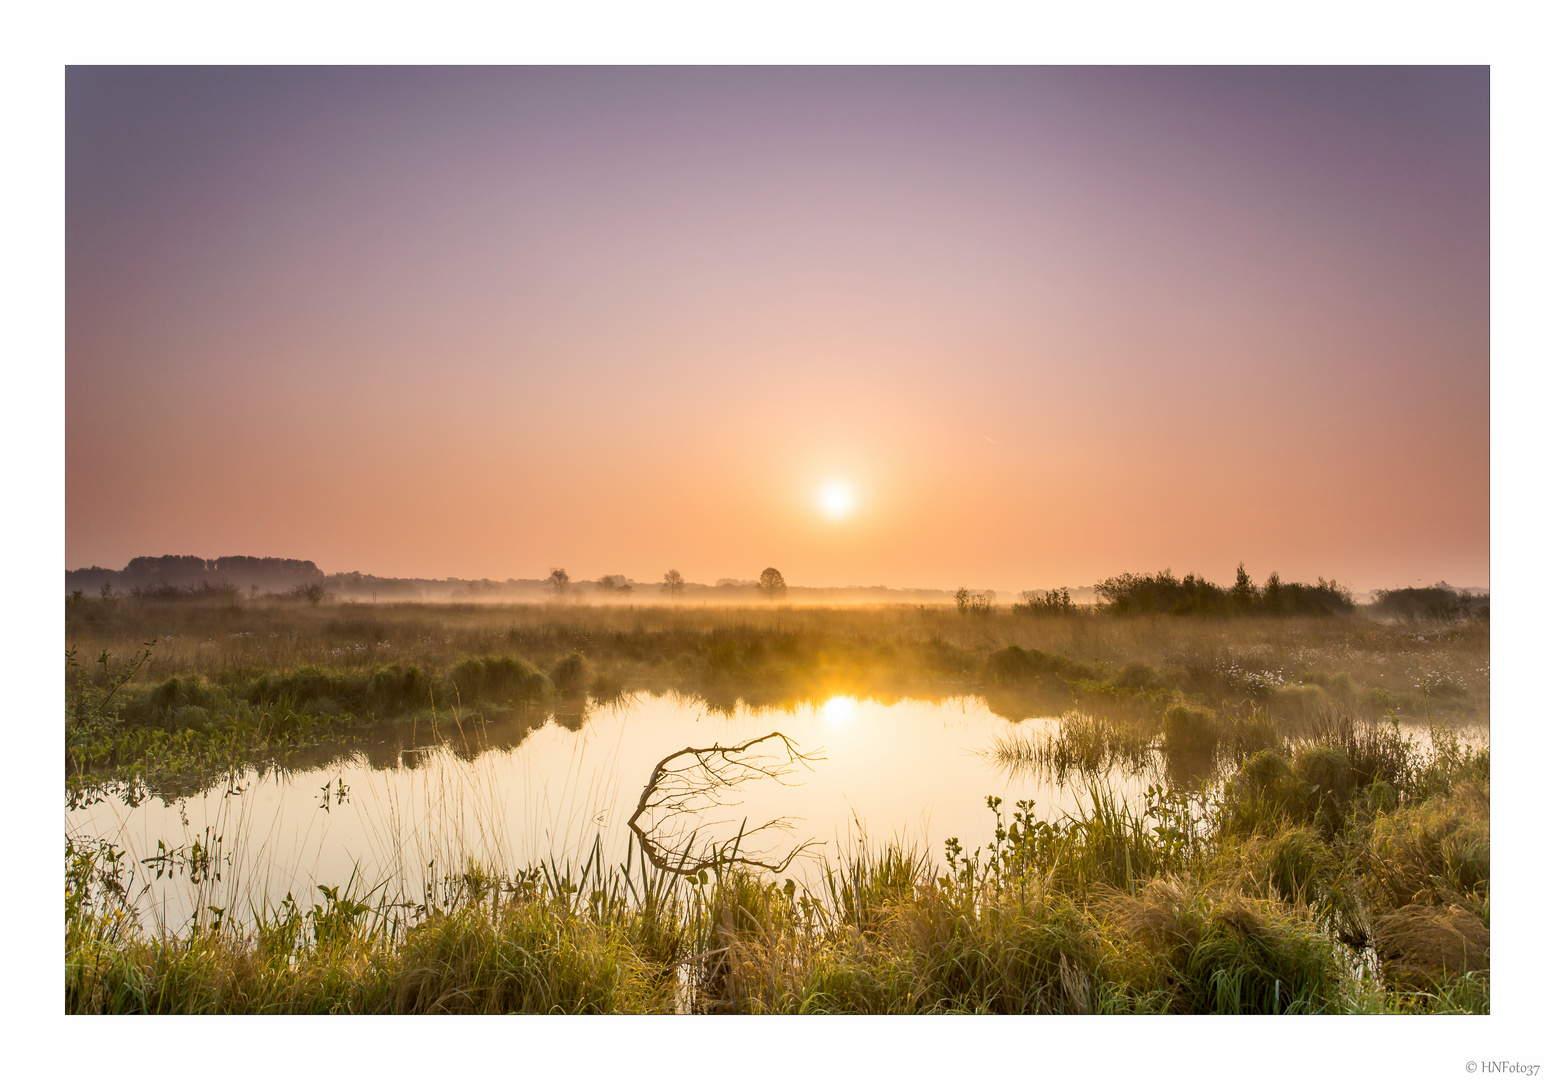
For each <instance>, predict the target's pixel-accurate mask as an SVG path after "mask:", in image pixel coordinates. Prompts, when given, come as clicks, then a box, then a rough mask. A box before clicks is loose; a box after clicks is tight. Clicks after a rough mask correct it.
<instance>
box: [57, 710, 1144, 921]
mask: <svg viewBox="0 0 1555 1080" xmlns="http://www.w3.org/2000/svg"><path fill="white" fill-rule="evenodd" d="M1056 722H1057V721H1056V719H1035V720H1027V721H1025V722H1023V723H1020V724H1013V723H1012V722H1011V721H1009V720H1007V719H1003V718H1001V717H999V716H996V715H994V714H993V713H992V712H990V711H989V709H988V707H987V705H986V704H985V703H984V702H983V701H982V699H980V698H976V697H965V698H951V699H947V700H943V701H939V702H929V701H914V700H904V701H897V702H894V703H891V704H882V703H880V702H877V701H874V700H869V699H864V700H860V699H856V698H853V697H835V698H832V699H831V700H829V701H827V702H825V703H824V704H821V705H819V706H800V707H798V708H796V709H792V710H788V709H761V710H751V709H749V708H746V707H744V706H741V707H738V708H736V709H734V710H733V711H731V712H727V713H725V712H714V711H709V710H708V709H707V708H705V707H704V706H702V705H701V704H699V703H696V702H693V701H690V700H687V699H684V698H679V697H676V696H675V695H665V696H661V697H655V696H652V695H649V694H637V695H629V696H628V697H626V698H625V699H623V700H621V701H618V702H616V703H613V704H609V705H592V706H591V707H589V708H587V709H586V710H583V711H582V712H579V713H575V714H573V715H572V716H570V717H569V716H565V715H562V716H557V715H555V714H551V715H545V714H539V715H535V714H519V715H515V716H510V717H507V718H505V719H499V720H497V721H495V722H492V723H483V722H480V721H473V722H472V721H471V720H469V719H468V718H466V719H464V720H463V721H461V722H453V721H445V722H443V723H442V724H440V725H438V726H437V727H436V728H435V729H431V728H430V727H429V725H428V724H427V723H425V722H423V723H421V724H420V725H419V726H418V727H417V728H415V729H412V728H410V726H409V725H406V726H404V727H403V728H395V729H390V731H389V732H388V733H387V734H385V735H377V736H375V737H374V738H375V741H373V742H370V743H359V744H355V745H353V746H350V747H344V748H334V749H326V750H325V752H323V753H321V754H319V755H318V757H317V758H316V759H315V760H317V761H318V762H319V764H318V765H317V766H314V767H303V768H293V769H290V770H286V771H271V772H268V773H260V772H255V771H252V770H251V771H249V772H247V773H245V774H240V775H238V776H235V777H231V778H227V779H224V780H222V781H221V782H219V783H217V784H216V785H215V786H214V787H212V788H210V789H208V790H206V791H204V792H201V793H198V794H193V795H188V796H186V797H172V796H165V797H160V798H159V797H151V798H146V799H143V800H140V801H139V802H138V803H137V804H135V805H131V804H130V803H127V802H126V801H125V799H124V797H123V796H122V795H116V794H109V793H104V794H102V795H101V796H100V797H99V798H97V799H96V801H92V802H90V803H89V804H88V805H82V806H78V807H77V808H75V809H71V810H68V811H67V814H66V835H67V836H70V837H75V838H82V839H91V840H98V839H101V840H107V841H110V842H112V843H113V844H115V845H116V846H118V847H120V848H121V849H123V850H124V851H125V852H126V854H127V855H128V856H129V857H130V858H132V859H133V860H134V861H135V863H137V864H139V865H140V866H141V867H142V869H141V870H140V871H139V873H140V876H141V878H143V879H148V883H149V885H150V888H149V891H148V893H147V895H146V897H145V898H144V899H143V901H142V906H143V910H145V911H147V912H150V913H151V918H152V921H153V923H154V924H159V925H160V926H162V927H166V928H168V929H170V930H172V929H178V928H180V927H181V926H183V925H184V924H186V923H187V922H188V920H189V919H190V917H191V915H192V914H193V913H194V912H195V911H196V910H202V911H203V910H204V908H205V906H207V905H214V906H218V907H221V908H222V909H224V910H225V911H227V912H229V913H231V915H229V917H239V918H241V917H242V913H244V912H248V911H250V910H251V909H252V908H255V907H270V906H274V905H275V904H278V903H279V902H280V901H281V900H282V899H283V898H284V897H285V896H286V895H287V894H288V893H290V894H292V895H293V896H294V897H296V898H297V900H298V902H299V903H304V902H305V901H304V898H305V897H309V898H311V897H314V896H315V895H316V889H315V886H316V885H330V886H340V885H344V884H346V883H347V882H348V881H350V882H354V884H355V885H356V886H357V887H359V888H363V889H365V888H372V887H377V886H382V888H383V889H384V891H385V895H388V896H390V897H396V896H398V897H406V898H420V897H421V895H422V887H423V883H424V882H425V881H427V880H429V878H432V877H435V876H436V875H438V874H442V873H447V872H450V871H451V872H453V873H458V872H460V871H462V870H463V869H464V867H465V865H466V863H467V860H469V859H474V860H477V861H479V863H480V864H481V865H482V866H483V867H485V868H486V869H488V870H493V871H497V872H503V871H508V872H511V871H514V870H521V869H523V868H525V867H527V866H530V865H535V864H538V863H542V862H551V861H553V860H554V862H555V863H556V864H557V865H558V866H566V865H567V864H568V863H569V862H570V863H571V864H572V866H573V867H574V868H577V867H579V866H581V864H582V863H583V862H585V861H586V860H587V859H588V858H589V857H590V855H591V854H592V853H593V852H594V850H595V846H596V843H597V844H598V850H599V853H600V854H601V855H602V856H603V857H604V858H606V859H607V860H608V861H609V862H610V863H611V864H614V863H619V862H620V861H621V860H622V859H624V858H625V857H626V855H627V852H628V837H629V836H631V835H632V834H631V831H630V829H629V827H628V826H629V821H630V819H631V817H632V815H633V813H634V811H635V810H636V809H637V808H638V804H639V801H640V800H644V788H645V786H646V785H647V784H648V782H649V780H650V777H651V776H652V774H653V771H654V768H655V765H656V764H657V763H659V762H660V761H661V760H662V759H664V758H665V757H666V756H667V755H671V754H673V753H674V752H676V751H679V750H683V749H686V748H712V747H714V746H718V747H726V748H727V747H737V746H739V745H740V744H742V743H745V742H747V741H749V740H753V739H757V738H759V737H761V736H766V735H769V734H772V733H774V732H779V733H781V734H782V735H783V736H786V740H787V741H786V742H785V741H784V740H783V739H768V740H766V741H764V742H761V743H758V744H756V745H753V746H751V747H748V748H747V749H746V750H745V751H743V752H741V753H739V754H735V755H727V756H726V755H718V756H716V761H713V760H707V759H704V761H703V762H698V760H697V759H695V758H694V757H684V756H683V757H681V758H679V759H675V760H672V761H671V762H669V763H667V768H668V771H669V772H670V773H671V774H672V775H669V776H666V777H664V778H662V780H661V783H660V784H659V785H658V786H657V787H656V789H655V791H654V792H653V793H652V794H653V796H654V797H653V798H651V799H647V800H646V801H647V802H649V803H650V804H651V805H650V806H649V807H648V808H647V812H646V813H644V814H643V815H640V817H639V820H638V822H637V824H638V825H639V827H641V828H642V829H643V832H644V834H645V835H647V836H648V837H649V839H650V840H651V841H652V842H653V843H654V844H655V845H656V846H657V849H658V850H660V851H662V852H663V853H665V857H666V858H669V859H671V860H673V859H676V858H681V857H686V856H689V857H697V856H701V855H705V854H706V853H707V852H709V851H710V850H712V849H713V848H715V847H718V846H722V848H723V850H724V851H726V852H729V851H734V852H736V853H738V854H739V855H741V856H743V857H747V858H750V859H752V860H753V861H757V862H762V863H765V864H767V865H769V866H774V867H781V873H782V876H786V877H792V878H794V879H795V880H797V881H798V882H800V883H801V884H807V885H815V884H816V883H817V882H818V879H819V877H820V876H821V875H823V874H824V867H825V864H826V862H827V860H830V861H832V862H833V863H835V861H836V859H837V857H838V856H839V854H840V853H841V852H842V851H843V849H844V847H845V846H846V845H856V844H857V843H859V841H860V840H863V839H867V840H868V842H870V843H881V842H885V841H891V840H896V841H900V842H902V843H903V844H904V845H906V846H910V847H913V848H915V849H916V850H918V851H920V852H928V853H930V854H932V855H935V856H938V855H939V854H940V853H941V852H942V851H943V844H944V841H945V840H946V838H947V837H952V836H953V837H958V838H959V839H960V840H961V842H962V843H963V844H964V845H965V846H966V847H967V848H971V847H974V846H976V845H979V844H983V843H985V842H987V840H988V839H990V838H991V836H992V833H993V828H994V819H993V815H992V814H991V813H990V812H989V810H988V807H987V805H986V798H987V797H988V796H990V795H996V796H999V797H1001V798H1002V799H1003V800H1004V803H1005V810H1006V812H1008V811H1010V810H1013V808H1014V803H1015V802H1016V800H1019V799H1032V800H1034V801H1035V803H1036V807H1035V809H1036V811H1037V813H1038V814H1039V816H1043V817H1047V818H1050V819H1051V818H1056V817H1058V816H1061V815H1062V814H1063V813H1064V812H1066V811H1070V810H1074V809H1076V808H1077V806H1078V805H1079V801H1080V800H1082V799H1086V798H1088V796H1086V795H1085V791H1084V788H1083V786H1080V785H1078V784H1077V783H1076V781H1075V779H1074V778H1073V777H1069V778H1068V779H1069V782H1068V783H1059V782H1056V781H1055V780H1054V779H1053V778H1052V777H1051V776H1050V775H1043V774H1042V773H1040V772H1038V771H1036V770H1033V769H1021V768H1011V767H1009V766H1008V765H1006V764H1001V763H1000V761H999V760H997V759H996V758H995V757H994V756H993V755H992V754H991V752H990V751H991V749H992V748H993V746H994V745H996V743H997V742H998V741H999V740H1000V739H1001V738H1005V737H1007V736H1008V735H1009V734H1010V733H1011V732H1013V731H1019V732H1032V733H1034V734H1035V733H1040V732H1041V731H1042V730H1043V729H1044V728H1045V727H1047V726H1050V725H1052V724H1054V723H1056ZM704 764H705V765H707V766H708V767H717V768H721V769H722V770H723V773H722V775H721V779H723V780H725V781H728V783H727V784H725V785H718V784H717V783H716V781H714V780H709V775H710V774H709V773H708V771H707V768H702V767H701V766H702V765H704ZM1152 773H1153V770H1150V769H1145V770H1139V769H1137V768H1136V769H1124V768H1122V767H1117V768H1114V769H1112V770H1111V772H1110V773H1107V774H1105V775H1103V776H1101V777H1099V778H1097V777H1093V779H1101V780H1102V781H1103V782H1105V783H1108V784H1110V786H1111V787H1112V788H1113V790H1114V791H1116V792H1117V793H1119V794H1121V795H1125V796H1130V797H1132V796H1136V795H1139V794H1141V793H1142V792H1143V791H1144V790H1145V788H1146V786H1148V784H1149V783H1150V782H1152V778H1153V777H1152ZM677 783H678V784H679V787H678V788H677V787H676V784H677ZM731 842H734V843H731ZM159 843H160V847H159ZM806 845H807V846H806ZM799 848H803V850H800V851H798V853H797V854H793V853H794V852H795V850H796V849H799ZM790 856H792V858H791V861H789V862H787V863H786V864H785V860H787V859H789V858H790ZM146 860H150V861H149V862H147V861H146ZM201 860H206V861H204V862H202V861H201ZM191 861H192V862H193V863H194V869H195V873H194V874H193V875H191V874H190V873H189V869H190V863H191ZM158 869H162V870H163V871H164V873H163V875H162V876H161V877H160V878H157V877H156V871H157V870H158ZM178 871H181V872H178ZM218 874H219V880H217V875H218ZM191 881H192V883H191Z"/></svg>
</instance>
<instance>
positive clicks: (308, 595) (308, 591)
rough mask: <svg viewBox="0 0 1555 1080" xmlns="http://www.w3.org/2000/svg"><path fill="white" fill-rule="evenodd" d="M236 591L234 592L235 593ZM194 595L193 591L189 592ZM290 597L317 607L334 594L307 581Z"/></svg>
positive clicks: (330, 598)
mask: <svg viewBox="0 0 1555 1080" xmlns="http://www.w3.org/2000/svg"><path fill="white" fill-rule="evenodd" d="M235 591H236V590H234V592H235ZM190 592H191V594H192V595H193V594H194V590H190ZM291 595H292V596H294V597H296V598H297V599H298V600H306V601H307V602H308V603H310V604H312V605H313V606H314V607H318V606H319V605H320V604H322V603H323V602H324V601H326V600H333V599H334V598H335V594H334V593H332V592H330V591H329V589H327V588H325V586H324V583H323V582H322V581H307V582H303V583H301V584H299V585H296V586H295V587H293V589H292V591H291Z"/></svg>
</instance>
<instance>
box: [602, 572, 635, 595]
mask: <svg viewBox="0 0 1555 1080" xmlns="http://www.w3.org/2000/svg"><path fill="white" fill-rule="evenodd" d="M594 587H595V588H596V589H598V590H599V591H600V592H631V591H632V583H631V582H629V581H627V580H626V575H625V574H606V575H605V576H604V577H602V578H600V579H599V580H598V581H596V582H594Z"/></svg>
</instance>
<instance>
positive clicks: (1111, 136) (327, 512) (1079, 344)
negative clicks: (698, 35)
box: [66, 68, 1490, 589]
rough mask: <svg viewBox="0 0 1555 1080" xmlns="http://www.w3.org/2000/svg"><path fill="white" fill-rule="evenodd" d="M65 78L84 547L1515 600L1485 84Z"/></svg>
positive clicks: (921, 76) (887, 76)
mask: <svg viewBox="0 0 1555 1080" xmlns="http://www.w3.org/2000/svg"><path fill="white" fill-rule="evenodd" d="M66 90H67V99H66V123H67V135H66V140H67V161H66V174H67V195H66V215H67V218H66V259H67V296H66V304H67V328H66V333H67V341H66V563H67V565H68V566H72V567H74V566H81V565H88V564H92V563H97V564H101V565H107V566H121V565H123V563H124V562H125V561H126V560H127V559H129V558H130V557H131V556H134V555H140V554H164V553H175V554H182V553H189V554H201V555H206V556H216V555H225V554H254V555H281V556H290V557H300V558H312V559H314V560H315V561H317V562H318V563H319V564H320V566H322V567H324V568H325V569H326V570H331V571H333V570H351V569H360V570H363V571H369V572H374V573H379V574H390V575H417V576H439V577H440V576H445V575H457V576H462V577H482V576H485V577H495V578H506V577H540V576H544V574H545V573H546V572H547V570H548V569H549V568H550V567H552V566H566V567H567V568H568V569H569V570H570V571H572V573H573V575H574V576H575V577H597V576H599V575H601V574H604V573H615V572H620V573H626V574H628V575H631V576H633V577H636V578H638V579H643V580H650V579H656V578H658V577H659V575H660V574H662V573H663V571H664V570H665V569H667V568H669V567H671V566H674V567H677V568H679V569H680V570H681V571H682V572H683V573H684V574H685V575H686V577H687V578H688V579H690V580H700V581H711V580H713V579H714V578H717V577H724V576H732V577H745V578H754V577H755V576H756V575H757V574H758V573H759V572H760V570H761V568H762V567H764V566H767V565H775V566H778V567H780V568H781V569H782V570H783V572H784V573H785V575H786V576H787V577H788V579H789V580H790V581H791V582H794V583H802V584H813V585H841V584H852V583H861V584H872V583H883V584H892V585H922V586H944V587H955V586H957V585H962V584H965V585H969V586H973V587H979V588H982V587H996V588H1001V589H1020V588H1034V587H1046V586H1050V585H1058V584H1089V583H1091V582H1093V581H1095V580H1096V578H1097V577H1099V576H1103V575H1109V574H1113V573H1118V572H1122V571H1130V570H1132V571H1152V570H1156V569H1160V568H1163V567H1171V568H1172V569H1173V570H1175V571H1177V572H1178V573H1183V572H1186V571H1195V572H1198V573H1202V574H1205V575H1207V576H1209V577H1211V578H1212V579H1215V580H1219V581H1222V582H1225V581H1228V580H1229V579H1230V577H1231V575H1232V572H1233V571H1234V569H1235V567H1236V564H1237V563H1238V562H1239V561H1242V560H1245V561H1246V563H1247V566H1248V569H1249V570H1250V571H1251V572H1252V573H1253V574H1255V575H1256V576H1258V577H1263V576H1265V575H1266V574H1267V573H1268V572H1269V571H1270V570H1278V571H1279V572H1280V573H1281V575H1282V576H1284V577H1286V578H1287V579H1303V580H1311V579H1313V578H1315V577H1317V576H1318V575H1319V574H1321V575H1323V576H1325V577H1334V576H1337V577H1338V578H1339V579H1340V580H1341V581H1342V582H1344V583H1346V584H1349V585H1351V586H1352V587H1354V588H1357V589H1369V588H1373V587H1379V586H1392V585H1403V584H1415V583H1416V581H1417V579H1419V580H1420V581H1422V582H1425V583H1429V582H1432V581H1435V580H1437V579H1439V578H1446V579H1447V580H1450V581H1453V582H1455V583H1458V584H1465V585H1468V584H1486V583H1488V580H1489V552H1490V535H1489V533H1490V528H1489V523H1490V516H1489V453H1490V428H1489V424H1490V408H1489V375H1490V362H1489V284H1490V282H1489V276H1490V275H1489V228H1490V202H1489V184H1490V169H1489V73H1488V70H1487V69H1484V68H1449V69H1424V70H1420V69H1402V68H1389V69H1250V70H1244V69H1227V68H1221V69H1209V70H1175V69H1072V70H1071V69H1000V68H983V69H958V68H934V69H889V68H875V69H806V68H791V69H674V68H650V69H603V70H601V69H586V68H571V69H508V70H503V69H497V70H488V69H412V70H399V69H351V70H332V69H256V70H245V69H155V68H149V69H146V68H142V69H91V68H73V69H70V70H69V72H68V74H67V80H66ZM831 477H843V478H846V479H848V480H850V481H851V482H852V483H853V484H854V486H855V487H856V489H857V491H858V495H859V510H858V513H857V514H856V515H855V516H854V517H852V518H851V519H849V520H847V521H845V522H841V523H837V522H831V521H828V520H826V519H824V518H822V517H821V516H820V515H819V514H818V513H817V512H816V510H815V506H814V497H815V492H816V490H817V489H818V488H819V487H820V485H821V484H822V483H823V482H824V481H826V480H827V479H829V478H831Z"/></svg>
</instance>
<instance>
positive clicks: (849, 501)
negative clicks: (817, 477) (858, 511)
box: [820, 480, 858, 521]
mask: <svg viewBox="0 0 1555 1080" xmlns="http://www.w3.org/2000/svg"><path fill="white" fill-rule="evenodd" d="M857 501H858V500H857V499H856V498H855V497H854V495H853V489H852V488H851V487H849V486H848V485H847V484H845V483H843V482H842V481H841V480H833V481H831V482H830V483H828V484H827V485H826V486H825V487H823V488H821V495H820V504H821V513H823V514H825V515H826V516H827V517H829V518H831V519H832V520H833V521H841V520H842V519H843V518H845V517H847V516H848V515H850V514H852V513H853V506H854V504H855V503H856V502H857Z"/></svg>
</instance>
